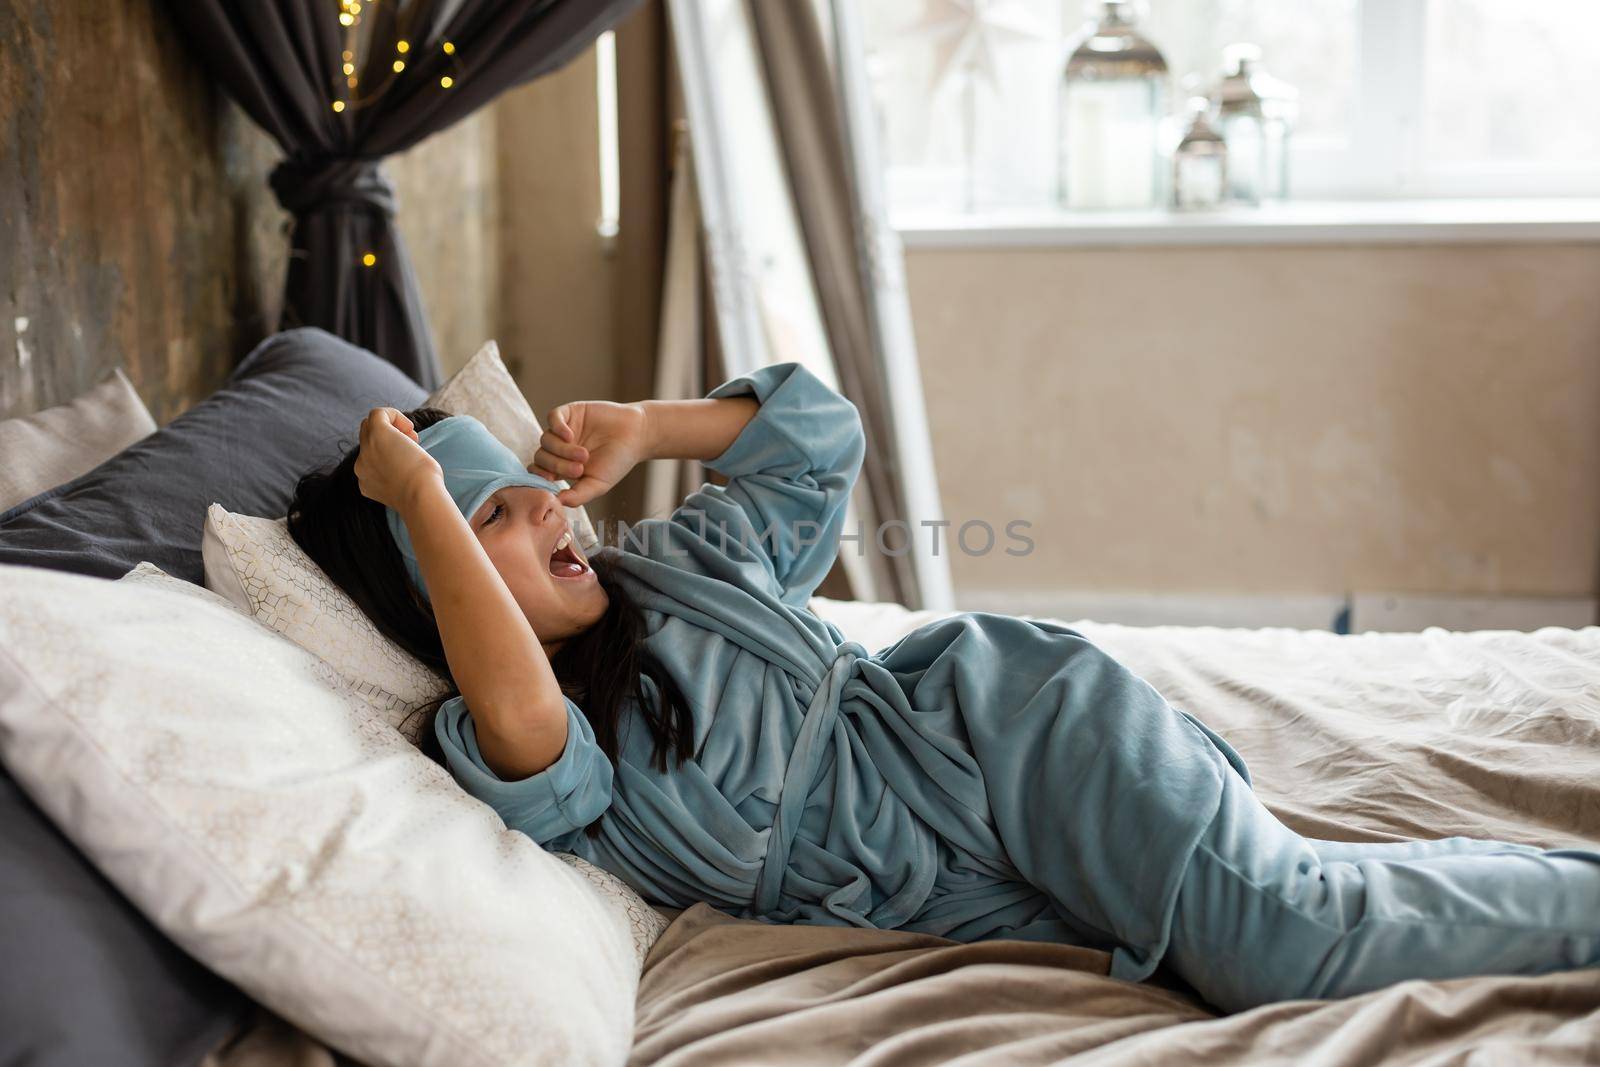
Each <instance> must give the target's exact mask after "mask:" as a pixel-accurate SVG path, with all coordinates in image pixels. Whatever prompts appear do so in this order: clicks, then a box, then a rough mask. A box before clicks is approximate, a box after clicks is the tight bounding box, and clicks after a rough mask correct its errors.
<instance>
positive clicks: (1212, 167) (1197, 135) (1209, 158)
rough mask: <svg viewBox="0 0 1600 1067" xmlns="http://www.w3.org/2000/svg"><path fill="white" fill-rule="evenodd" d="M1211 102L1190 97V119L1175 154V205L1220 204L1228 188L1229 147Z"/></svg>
mask: <svg viewBox="0 0 1600 1067" xmlns="http://www.w3.org/2000/svg"><path fill="white" fill-rule="evenodd" d="M1211 111H1212V107H1211V101H1210V100H1209V99H1208V98H1206V97H1204V96H1191V97H1190V98H1189V122H1188V124H1187V125H1186V126H1185V127H1184V131H1183V139H1182V140H1181V141H1179V142H1178V147H1177V148H1176V149H1175V150H1174V151H1173V153H1172V206H1173V207H1175V208H1181V209H1185V210H1192V209H1203V208H1214V207H1219V206H1221V204H1222V201H1223V199H1224V197H1225V196H1226V195H1227V191H1228V146H1227V145H1226V144H1225V143H1224V142H1223V139H1222V134H1221V133H1220V132H1218V130H1217V128H1216V127H1215V126H1214V125H1212V122H1211Z"/></svg>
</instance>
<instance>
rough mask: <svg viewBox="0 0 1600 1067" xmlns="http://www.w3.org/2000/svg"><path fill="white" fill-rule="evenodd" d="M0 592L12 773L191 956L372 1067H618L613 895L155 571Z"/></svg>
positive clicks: (4, 724) (345, 692) (4, 745)
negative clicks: (563, 1066) (379, 1066)
mask: <svg viewBox="0 0 1600 1067" xmlns="http://www.w3.org/2000/svg"><path fill="white" fill-rule="evenodd" d="M0 588H4V589H5V591H6V595H5V596H4V597H0V760H3V762H4V764H5V766H6V768H7V769H8V770H9V771H10V772H11V774H12V775H13V777H14V778H15V779H16V780H17V781H18V782H19V783H20V784H21V786H22V787H23V788H24V789H25V790H26V791H27V792H28V793H29V794H30V795H31V796H32V798H33V799H34V800H35V801H36V802H37V803H38V804H39V806H40V807H41V808H42V809H43V810H44V812H45V813H46V815H47V816H49V817H50V818H51V819H52V820H53V821H54V822H55V823H56V824H57V825H58V826H59V827H60V828H61V829H62V831H63V832H64V833H66V835H67V836H68V837H69V838H70V839H71V840H72V841H73V842H74V844H76V845H77V846H78V847H79V849H80V850H82V852H83V853H84V854H85V855H86V856H87V857H88V858H89V859H90V861H91V862H92V863H94V864H95V866H96V867H98V868H99V869H100V870H101V872H102V873H104V874H105V875H106V876H107V877H108V878H109V879H110V880H111V881H112V883H113V884H115V885H116V886H117V887H118V889H119V890H121V891H122V893H123V894H124V895H126V896H127V897H128V899H129V900H130V901H131V902H132V903H133V904H134V905H135V906H136V907H138V908H139V909H140V910H141V911H142V912H143V913H144V914H145V915H146V916H148V917H149V918H150V920H151V921H152V922H154V923H155V925H156V926H157V927H158V928H159V929H161V930H162V931H163V932H164V933H165V934H166V935H167V936H169V937H171V938H172V939H173V940H174V941H175V942H176V943H177V944H178V945H179V946H180V947H182V948H183V949H184V950H185V951H187V952H189V953H190V954H191V955H193V956H194V957H196V958H197V959H199V960H200V961H201V962H203V963H204V964H206V965H207V966H208V967H210V968H211V969H213V970H215V971H216V972H218V973H219V974H221V975H223V976H224V977H226V978H227V979H229V980H230V981H232V982H234V983H236V984H237V985H239V986H240V987H241V988H242V989H244V990H245V991H246V992H247V993H248V994H250V995H251V996H252V997H254V998H255V999H257V1000H258V1001H260V1002H261V1003H263V1004H264V1005H266V1006H267V1007H268V1008H270V1009H271V1010H272V1011H274V1012H276V1013H277V1014H279V1015H281V1016H283V1017H284V1018H286V1019H288V1020H289V1021H291V1022H292V1023H294V1024H295V1025H297V1026H299V1027H301V1028H302V1029H304V1030H306V1031H308V1032H309V1033H311V1034H313V1035H314V1036H316V1037H317V1038H319V1039H320V1040H322V1041H324V1042H326V1043H328V1044H329V1045H332V1046H333V1047H335V1048H337V1049H339V1050H341V1051H343V1052H345V1053H347V1054H349V1055H350V1056H353V1057H354V1058H356V1059H357V1060H359V1061H361V1062H364V1063H375V1064H376V1063H384V1064H404V1065H413V1064H414V1065H430V1067H431V1065H437V1067H488V1065H491V1064H510V1065H517V1064H535V1063H573V1064H622V1063H623V1062H624V1061H625V1060H626V1058H627V1055H628V1051H629V1045H630V1040H631V1035H632V1023H633V1005H634V996H635V994H636V992H637V986H638V978H639V964H640V961H641V957H642V946H641V943H640V941H639V940H638V935H637V933H636V927H635V926H634V925H633V923H632V922H631V917H630V915H629V914H628V911H629V908H630V907H632V906H635V905H632V904H631V903H630V902H629V900H628V896H629V895H628V894H626V893H623V894H620V895H619V894H618V892H617V886H618V885H619V884H620V883H617V882H616V880H615V879H610V878H609V876H601V877H600V878H599V879H598V880H596V878H595V875H596V873H598V872H596V871H595V870H594V869H593V868H589V869H588V870H585V869H583V868H584V867H585V866H586V865H583V864H581V863H579V862H573V861H572V860H568V861H567V862H561V861H559V860H557V859H555V858H554V857H553V856H552V855H551V854H549V853H547V852H545V851H544V850H543V849H541V848H539V846H538V845H537V844H535V843H534V842H533V841H532V840H531V839H529V838H528V837H526V836H525V835H523V834H520V833H517V832H516V831H512V830H508V829H506V827H505V825H504V824H503V823H502V822H501V820H500V819H499V818H498V817H497V816H496V815H495V813H494V811H493V810H492V809H491V808H489V807H488V806H487V805H485V804H482V803H480V802H479V801H477V800H475V799H473V798H472V797H470V796H468V795H467V794H466V793H465V792H463V791H462V790H461V789H460V788H459V787H458V786H457V785H456V784H455V783H454V782H453V781H452V780H451V778H450V775H449V773H448V772H447V771H446V770H445V769H444V768H442V767H440V766H439V765H437V764H435V763H434V762H432V761H431V760H429V759H428V758H427V757H425V756H423V755H422V754H421V753H419V752H417V751H416V750H415V749H414V748H412V747H410V746H409V745H407V744H406V743H405V742H404V741H403V740H401V739H400V738H399V737H398V736H397V735H396V734H395V732H394V731H393V730H391V729H389V727H388V725H387V723H386V722H385V721H384V720H382V719H380V718H378V717H377V716H375V715H374V714H373V713H372V712H371V710H370V709H369V708H368V707H367V706H366V704H365V703H364V702H362V701H359V700H352V699H351V694H350V692H349V689H348V687H347V686H346V685H345V683H344V682H343V679H342V678H341V677H340V676H339V675H338V674H337V673H336V672H334V671H332V670H331V669H330V668H329V667H328V666H327V665H326V664H324V663H323V662H322V661H320V660H319V659H317V657H315V656H312V655H310V654H309V653H307V652H306V651H304V650H303V649H300V648H297V647H295V645H294V644H293V643H291V642H289V641H285V640H283V639H282V638H280V637H278V636H277V635H274V634H272V633H269V632H267V631H266V630H264V629H263V628H262V627H260V626H259V625H257V624H256V623H255V622H254V621H253V620H251V619H249V618H247V617H244V616H243V615H242V614H241V613H238V612H236V611H234V610H231V609H230V607H229V606H228V605H226V604H224V603H222V602H221V601H220V600H219V599H218V598H216V597H215V596H213V595H212V594H209V593H207V592H206V591H205V590H203V589H200V588H199V587H196V586H193V585H191V584H189V583H185V582H182V581H180V580H178V579H174V578H170V577H168V576H166V575H163V574H161V573H160V572H159V571H157V570H155V568H154V567H152V566H151V565H149V564H141V565H140V566H139V567H138V568H135V570H134V572H132V573H130V574H129V575H128V576H127V578H125V579H124V580H123V581H119V582H108V581H105V580H104V579H99V578H89V577H85V576H82V575H75V574H66V573H61V572H55V571H48V570H44V569H41V568H35V567H23V566H15V565H0ZM622 888H623V889H624V890H625V889H626V887H622ZM632 900H634V901H636V900H637V898H636V897H635V898H632ZM644 910H646V911H647V910H648V909H644ZM658 921H659V920H658ZM643 947H647V946H643Z"/></svg>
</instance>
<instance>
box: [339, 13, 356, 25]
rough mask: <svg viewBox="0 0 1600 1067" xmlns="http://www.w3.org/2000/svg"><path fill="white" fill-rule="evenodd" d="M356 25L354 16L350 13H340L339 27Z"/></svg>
mask: <svg viewBox="0 0 1600 1067" xmlns="http://www.w3.org/2000/svg"><path fill="white" fill-rule="evenodd" d="M355 24H356V17H355V16H354V15H352V14H350V12H348V11H341V12H339V25H341V26H354V25H355Z"/></svg>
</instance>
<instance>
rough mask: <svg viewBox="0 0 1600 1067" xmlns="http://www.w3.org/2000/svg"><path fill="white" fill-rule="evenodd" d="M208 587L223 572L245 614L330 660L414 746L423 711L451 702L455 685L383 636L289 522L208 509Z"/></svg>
mask: <svg viewBox="0 0 1600 1067" xmlns="http://www.w3.org/2000/svg"><path fill="white" fill-rule="evenodd" d="M205 538H206V541H207V542H209V544H206V543H203V544H202V545H201V550H202V555H206V554H207V553H208V552H209V553H211V555H208V557H207V559H206V585H207V586H208V587H210V588H212V589H216V588H217V586H218V584H220V583H218V582H216V581H214V580H213V570H212V562H213V557H215V556H220V557H221V558H220V560H219V566H220V568H226V570H225V571H222V570H219V571H218V573H222V574H225V575H226V577H227V578H228V579H230V580H231V581H233V582H237V583H238V586H239V590H240V593H241V595H242V598H243V600H244V608H243V609H242V610H245V611H248V612H250V613H251V614H253V615H254V616H255V617H256V618H257V619H258V620H260V621H261V623H262V624H263V625H265V626H267V627H268V628H269V629H271V630H273V631H274V632H276V633H280V634H282V635H283V636H285V637H287V638H288V639H289V640H291V641H293V642H294V643H295V644H297V645H299V646H300V647H301V648H303V649H305V650H306V651H308V652H311V653H313V654H314V655H316V656H318V657H320V658H321V659H323V660H325V661H326V662H327V663H328V664H329V665H330V666H332V667H333V668H334V669H335V670H336V671H338V672H339V674H340V675H341V676H342V677H343V678H344V680H345V681H346V682H347V683H348V684H349V685H350V687H351V689H352V691H353V692H354V694H355V695H356V696H357V697H359V698H360V699H361V700H363V701H364V702H366V704H367V705H368V706H369V707H371V708H372V709H373V710H374V711H376V712H377V713H378V714H379V715H380V716H382V718H383V720H384V721H385V722H387V723H388V724H389V725H390V726H393V727H394V728H395V729H397V730H399V731H400V732H401V733H402V734H404V735H405V738H406V740H408V741H410V742H411V743H412V744H415V743H416V742H417V740H418V729H419V727H420V726H421V721H422V717H421V716H420V715H418V714H417V712H418V711H420V710H421V709H423V708H424V707H427V706H428V705H429V704H432V703H433V702H435V701H437V700H440V699H442V698H444V697H446V696H449V695H450V693H451V692H453V690H452V689H451V687H450V683H449V682H447V681H446V680H445V679H443V678H441V677H440V676H439V675H438V674H437V673H436V672H435V671H434V670H433V669H432V668H431V667H429V666H428V665H427V664H425V663H423V662H422V661H421V660H419V659H417V658H416V657H415V656H413V655H411V653H409V652H407V651H406V650H405V649H403V648H401V647H400V646H399V645H397V644H395V643H394V642H393V641H391V640H389V639H388V638H387V637H385V636H383V634H381V633H379V632H378V628H377V627H376V626H374V625H373V624H372V620H371V619H369V618H367V615H366V613H365V612H363V611H362V610H361V609H360V608H359V607H357V606H356V602H355V601H354V600H351V599H350V597H349V596H348V595H346V593H345V591H344V590H343V589H340V588H339V587H338V586H337V585H334V584H333V582H331V581H330V580H329V579H328V576H327V575H326V574H324V573H323V571H322V568H321V567H318V566H317V565H316V563H315V562H313V561H312V559H311V557H310V556H308V555H306V554H305V551H304V550H303V549H302V548H301V547H300V546H299V544H297V543H296V542H295V539H294V538H293V537H291V536H289V526H288V523H287V522H285V521H284V520H283V519H259V518H256V517H254V516H252V515H235V514H234V513H233V512H231V511H229V510H228V509H227V508H224V507H223V506H222V505H221V504H212V505H211V507H210V508H208V509H207V510H206V528H205Z"/></svg>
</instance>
